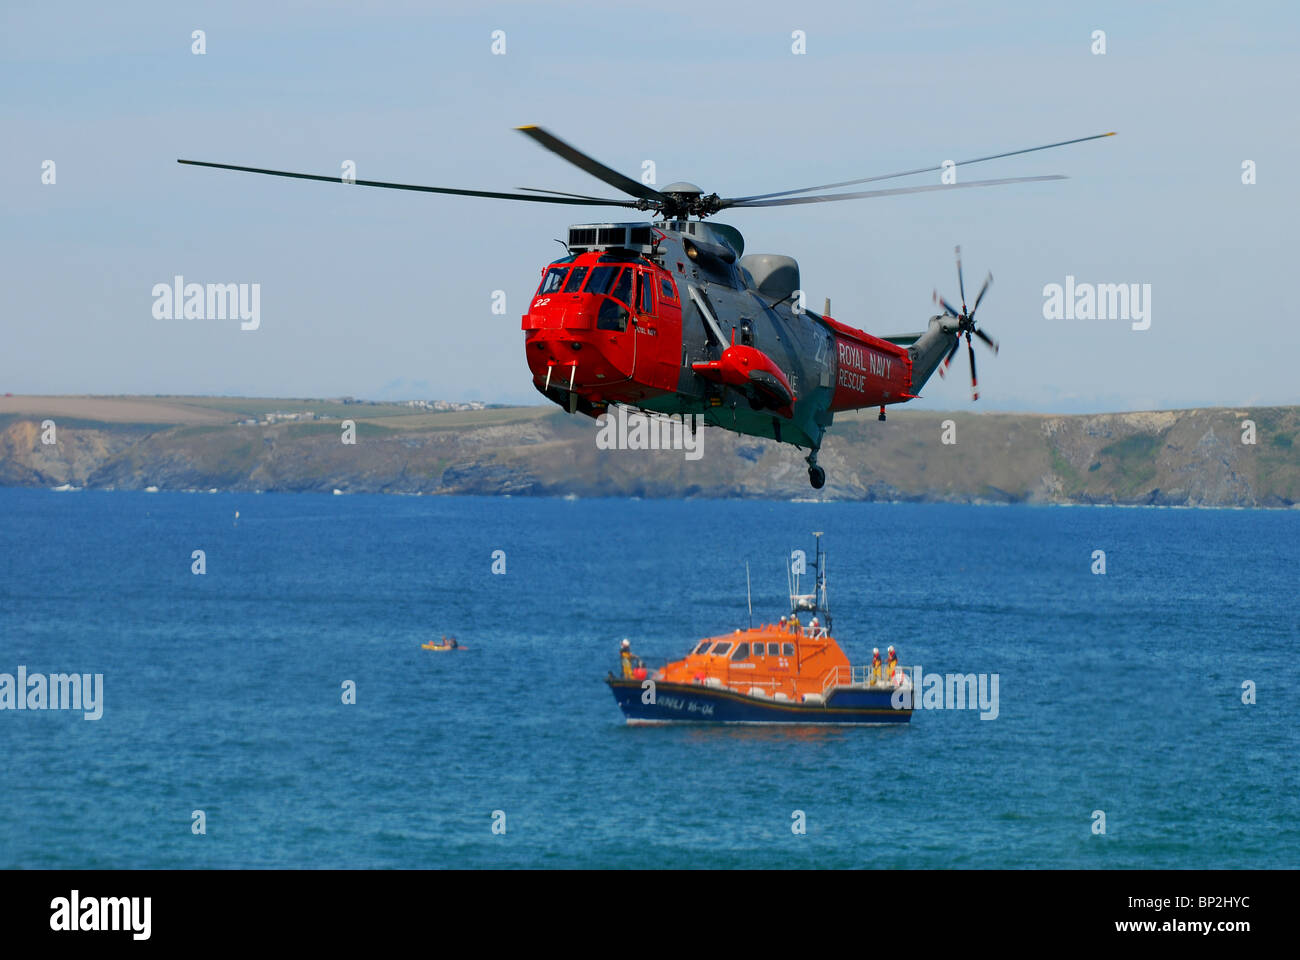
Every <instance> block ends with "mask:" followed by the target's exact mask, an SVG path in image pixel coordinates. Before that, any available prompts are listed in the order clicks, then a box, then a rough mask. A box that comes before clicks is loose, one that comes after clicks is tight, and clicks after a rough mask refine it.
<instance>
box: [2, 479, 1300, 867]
mask: <svg viewBox="0 0 1300 960" xmlns="http://www.w3.org/2000/svg"><path fill="white" fill-rule="evenodd" d="M236 510H238V511H239V519H238V521H236V520H235V512H236ZM814 529H817V530H823V531H825V533H826V537H825V545H826V547H827V550H828V553H829V562H828V571H829V575H830V599H831V606H832V609H833V610H834V612H835V618H836V619H835V625H836V633H837V635H838V636H839V638H840V641H841V643H842V645H843V646H844V647H845V649H846V651H847V652H848V653H849V655H850V657H851V658H852V659H853V660H854V661H855V662H862V661H866V660H868V659H869V658H870V649H871V647H872V646H873V645H878V646H880V647H881V648H882V649H883V648H884V647H885V646H886V644H888V643H894V644H896V645H897V646H898V648H899V650H900V654H901V659H902V661H903V662H904V663H907V664H917V663H919V664H921V665H923V666H924V668H925V670H926V671H927V672H929V671H936V672H940V673H945V672H959V673H977V674H978V673H988V674H993V673H996V674H998V676H999V716H998V717H997V719H995V720H981V719H980V718H979V715H978V713H977V712H974V711H957V710H944V711H928V712H926V711H921V712H917V713H916V714H915V715H914V717H913V719H912V723H911V724H910V725H905V726H902V727H892V728H881V727H871V728H829V729H808V728H804V729H790V728H762V727H702V726H694V727H628V726H627V725H625V724H624V723H623V722H622V718H621V715H620V713H619V712H618V710H617V708H616V707H615V705H614V701H613V698H612V696H611V695H610V693H609V691H608V690H607V689H606V688H605V687H604V686H603V684H602V683H601V678H602V677H603V676H604V675H605V672H606V671H607V670H608V669H612V668H614V667H615V663H616V656H617V645H618V641H619V640H620V639H621V638H622V637H624V636H627V637H630V638H632V640H633V644H634V649H635V650H636V652H638V653H639V654H641V655H642V656H644V657H646V658H647V659H648V660H651V661H661V660H665V659H668V658H675V657H677V656H680V655H681V654H682V653H683V652H684V651H685V650H686V649H687V648H688V647H689V646H690V645H691V643H692V641H693V640H694V639H696V638H697V637H700V636H704V635H708V634H715V633H720V632H723V631H725V630H729V629H732V628H734V627H736V626H743V625H744V624H745V622H746V620H747V614H746V611H745V569H744V562H745V561H746V560H748V561H749V562H750V565H751V569H752V573H753V589H754V606H755V612H756V616H758V617H760V618H762V619H773V618H775V617H776V616H777V615H779V614H780V613H782V612H784V604H785V593H786V581H785V575H784V572H783V570H784V568H783V561H782V558H783V557H784V556H787V555H788V551H789V550H790V549H791V548H796V547H798V548H803V549H806V550H811V546H812V541H811V537H810V536H809V532H810V531H811V530H814ZM1298 542H1300V514H1298V513H1295V512H1268V511H1210V510H1147V509H1142V510H1138V509H1133V510H1124V509H1102V508H1078V509H1061V508H1032V507H969V506H948V505H887V504H811V503H810V504H802V503H790V504H786V503H755V502H727V501H723V502H711V501H710V502H704V501H695V502H673V501H668V502H657V501H644V502H641V501H625V500H609V501H595V500H583V501H562V500H533V499H477V498H406V497H381V496H375V497H364V496H346V497H328V496H325V497H322V496H315V495H288V494H286V495H261V496H257V495H236V494H215V495H199V494H166V493H158V494H146V493H125V492H80V493H77V492H73V493H52V492H47V491H33V490H12V489H3V490H0V673H15V672H16V669H17V667H18V665H19V664H23V665H26V666H27V668H28V670H29V671H31V672H36V671H43V672H66V671H76V672H89V673H102V674H103V675H104V686H105V707H104V715H103V718H102V719H101V720H98V721H87V720H84V719H82V716H81V714H80V713H69V712H55V711H44V712H35V711H23V712H15V711H8V710H6V711H3V712H0V747H2V748H3V764H2V765H0V797H2V798H3V799H2V800H0V867H15V866H18V867H241V866H247V867H280V866H289V867H298V866H301V867H387V866H392V867H487V866H547V867H579V866H597V867H733V866H781V867H874V866H909V867H1073V866H1079V867H1241V868H1265V867H1296V866H1300V826H1298V823H1300V800H1298V799H1297V798H1298V797H1300V789H1297V788H1298V787H1300V783H1298V782H1297V781H1298V779H1300V776H1298V774H1297V762H1296V758H1297V740H1298V739H1300V738H1298V735H1297V731H1296V714H1297V705H1300V671H1297V669H1296V665H1295V656H1296V650H1297V640H1298V639H1300V627H1298V625H1297V619H1298V618H1297V609H1298V605H1297V600H1296V593H1297V591H1296V587H1297V577H1296V570H1297V566H1296V559H1297V543H1298ZM196 549H202V550H204V551H206V559H207V573H206V574H205V575H203V576H195V575H193V574H191V572H190V566H191V562H192V561H191V559H190V558H191V552H192V551H193V550H196ZM1097 549H1101V550H1105V552H1106V566H1107V572H1106V574H1105V575H1104V576H1096V575H1093V574H1092V573H1091V572H1090V567H1091V565H1092V552H1093V551H1094V550H1097ZM494 550H504V551H505V554H506V573H505V574H504V575H494V574H492V572H491V563H492V553H493V551H494ZM443 633H451V634H454V635H455V636H457V637H458V638H459V639H460V640H461V642H462V643H464V644H465V645H467V646H468V647H470V648H471V649H470V650H468V651H466V652H464V653H457V654H437V653H428V652H426V651H423V650H421V649H420V643H421V642H423V641H425V640H427V639H429V638H431V637H435V636H439V635H441V634H443ZM347 680H351V681H354V682H355V683H356V689H357V702H356V704H355V705H345V704H343V703H342V702H341V699H342V698H341V684H342V683H343V682H344V681H347ZM1248 680H1249V681H1253V682H1254V683H1255V685H1256V687H1257V694H1256V696H1257V700H1258V702H1257V703H1255V704H1253V705H1244V704H1243V703H1242V683H1243V682H1244V681H1248ZM194 810H203V811H204V812H205V814H206V821H207V833H206V835H203V836H196V835H194V834H193V833H192V832H191V815H192V812H193V811H194ZM1096 810H1101V811H1104V812H1105V816H1106V833H1105V834H1104V835H1094V833H1093V832H1092V826H1093V823H1094V818H1093V811H1096ZM493 811H504V814H505V827H506V832H505V833H504V834H493V833H492V830H491V827H492V823H493ZM794 811H803V813H804V816H805V818H806V824H807V832H806V833H805V834H803V835H796V834H795V833H794V832H792V830H791V824H792V822H793V820H792V815H793V813H794Z"/></svg>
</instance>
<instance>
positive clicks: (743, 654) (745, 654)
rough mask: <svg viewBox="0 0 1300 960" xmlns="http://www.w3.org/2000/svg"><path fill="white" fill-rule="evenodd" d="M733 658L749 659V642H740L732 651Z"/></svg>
mask: <svg viewBox="0 0 1300 960" xmlns="http://www.w3.org/2000/svg"><path fill="white" fill-rule="evenodd" d="M731 659H732V660H748V659H749V644H747V643H738V644H736V649H735V650H734V651H733V652H732V654H731Z"/></svg>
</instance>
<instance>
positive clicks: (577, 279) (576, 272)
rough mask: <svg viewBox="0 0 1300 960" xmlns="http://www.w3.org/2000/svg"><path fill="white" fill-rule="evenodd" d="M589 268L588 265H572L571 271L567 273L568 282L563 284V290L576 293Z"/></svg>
mask: <svg viewBox="0 0 1300 960" xmlns="http://www.w3.org/2000/svg"><path fill="white" fill-rule="evenodd" d="M590 269H591V268H590V267H574V268H573V273H571V274H569V282H568V283H566V284H565V285H564V292H565V293H577V292H578V289H579V288H580V287H581V286H582V281H583V280H584V279H585V278H586V276H587V271H588V270H590Z"/></svg>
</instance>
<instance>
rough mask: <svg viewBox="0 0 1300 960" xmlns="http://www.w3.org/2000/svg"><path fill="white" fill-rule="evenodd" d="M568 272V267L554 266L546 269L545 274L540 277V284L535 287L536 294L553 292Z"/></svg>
mask: <svg viewBox="0 0 1300 960" xmlns="http://www.w3.org/2000/svg"><path fill="white" fill-rule="evenodd" d="M568 272H569V268H568V267H560V266H554V267H551V268H550V269H549V270H547V271H546V276H544V277H542V285H541V286H540V287H538V288H537V296H539V297H540V296H541V295H542V294H544V293H555V292H556V291H557V290H559V289H560V287H561V286H562V285H563V283H564V277H565V275H566V274H567V273H568Z"/></svg>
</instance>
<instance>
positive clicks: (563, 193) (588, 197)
mask: <svg viewBox="0 0 1300 960" xmlns="http://www.w3.org/2000/svg"><path fill="white" fill-rule="evenodd" d="M519 189H520V190H527V191H528V192H529V193H549V194H552V195H553V196H557V197H577V198H578V199H580V200H600V199H603V198H601V197H593V196H591V195H590V194H586V193H568V192H567V191H564V190H546V189H544V188H542V187H520V188H519ZM619 202H620V203H621V202H622V201H619Z"/></svg>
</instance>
